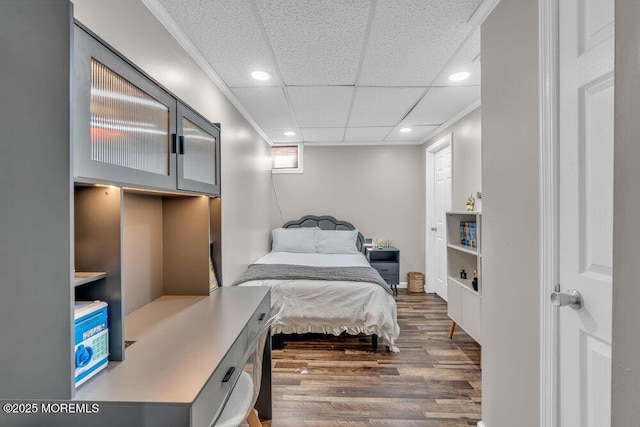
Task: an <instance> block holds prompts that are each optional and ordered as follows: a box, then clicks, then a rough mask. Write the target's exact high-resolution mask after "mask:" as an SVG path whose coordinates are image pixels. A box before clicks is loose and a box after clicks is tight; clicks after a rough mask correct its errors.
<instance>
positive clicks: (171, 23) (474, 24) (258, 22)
mask: <svg viewBox="0 0 640 427" xmlns="http://www.w3.org/2000/svg"><path fill="white" fill-rule="evenodd" d="M142 1H143V3H144V4H145V5H146V6H147V7H148V8H149V9H150V10H151V11H152V12H153V13H154V15H156V17H157V18H158V19H159V20H160V22H161V23H162V24H163V25H164V26H165V27H166V28H167V29H168V30H169V32H170V33H171V34H172V35H173V36H174V38H176V40H178V42H179V43H180V44H181V45H182V46H183V48H185V50H186V51H187V53H189V55H190V56H191V57H192V58H194V60H195V61H196V63H197V64H198V65H199V66H200V68H202V69H203V70H204V71H205V73H206V74H207V75H208V76H209V77H210V78H211V79H212V81H213V82H214V83H215V84H216V86H218V87H219V88H220V89H221V90H222V92H223V93H224V94H225V95H226V96H227V97H228V98H229V99H230V101H231V102H232V104H233V105H234V106H235V107H236V108H238V110H239V111H240V112H241V114H242V115H243V116H245V118H247V120H248V121H249V123H250V124H251V126H252V127H254V128H255V129H256V130H257V131H258V132H259V133H260V134H261V136H263V137H264V139H265V140H266V141H267V142H268V143H269V144H270V145H273V144H276V143H287V142H284V141H282V142H280V141H278V142H276V141H274V140H273V139H272V136H273V135H271V136H270V135H269V132H272V131H274V130H275V129H273V128H267V127H265V128H264V129H263V128H262V127H261V126H262V125H261V124H260V123H259V122H257V121H256V120H255V119H254V118H253V116H252V113H251V106H250V105H248V106H245V105H244V104H243V103H242V102H240V101H239V99H238V98H236V97H235V96H234V94H233V90H234V89H245V88H246V89H255V88H259V87H261V86H269V84H268V83H266V84H265V83H264V82H262V83H257V84H256V85H255V86H254V85H249V86H245V85H242V86H238V85H236V86H227V84H226V83H225V81H224V79H222V78H221V76H220V75H219V74H217V73H216V72H215V69H214V68H213V65H212V63H211V62H209V61H208V60H207V58H206V57H205V56H204V55H203V54H202V53H201V52H200V51H199V50H198V48H197V45H198V43H197V38H196V41H192V40H191V39H190V38H189V37H188V36H187V35H186V34H185V32H184V31H182V30H181V29H180V27H179V25H178V24H177V23H176V21H175V20H174V19H173V18H172V16H171V15H170V14H169V13H168V12H167V9H165V8H164V6H163V5H162V3H163V2H164V3H165V4H169V5H178V6H184V7H187V6H189V3H188V1H186V0H142ZM210 1H212V2H214V3H216V6H215V7H214V8H212V9H209V10H214V11H215V10H219V11H221V10H223V9H220V7H223V6H222V5H225V4H227V6H226V7H232V6H229V5H232V4H233V2H229V1H226V0H210ZM238 1H246V3H245V5H246V4H248V5H249V7H250V9H251V12H252V14H253V18H254V20H255V22H254V23H252V22H251V21H250V20H246V19H242V20H241V21H242V22H245V23H246V22H249V23H250V24H251V25H252V28H251V29H250V31H249V33H250V34H251V38H250V39H247V37H248V36H247V37H244V38H243V39H242V41H243V42H244V44H242V43H240V44H239V46H247V44H246V42H247V40H250V41H255V42H256V46H260V51H261V52H262V56H261V57H262V58H263V59H264V60H265V61H266V60H267V59H266V56H265V52H268V56H269V58H270V60H271V62H272V64H270V65H269V67H270V68H272V69H273V71H275V72H276V73H275V76H274V77H275V78H274V79H273V80H274V81H276V83H277V81H279V83H280V84H272V85H270V86H272V87H279V88H280V89H281V90H282V93H283V95H284V99H285V101H286V103H287V107H286V108H287V109H288V111H289V113H290V114H291V117H292V118H293V123H292V124H295V129H291V130H293V131H295V132H296V134H297V135H296V136H297V137H298V140H296V141H291V143H299V142H301V143H309V144H313V145H325V144H326V145H336V143H340V144H341V145H388V144H393V145H396V144H398V143H400V144H401V145H412V144H417V145H419V144H423V143H424V142H425V141H427V140H428V139H429V138H430V137H431V136H432V135H434V134H435V133H436V132H437V131H438V129H439V128H440V127H441V126H442V125H443V124H444V123H439V122H438V123H431V122H429V123H427V122H426V121H424V122H422V121H421V122H420V124H416V125H412V126H417V127H421V128H425V127H429V126H431V127H433V126H438V127H437V128H436V129H434V131H433V132H431V133H429V134H428V135H427V136H426V137H419V139H416V140H410V141H389V139H390V138H391V136H392V135H393V134H394V132H397V130H398V129H399V127H400V126H402V122H403V121H404V120H405V119H406V118H407V117H408V116H410V114H411V113H412V112H413V111H414V110H415V109H416V108H417V107H418V105H419V104H420V102H421V101H422V100H423V99H424V98H425V97H426V96H427V95H428V93H429V92H431V90H432V89H434V88H443V89H446V88H449V87H465V86H467V85H464V84H459V85H445V86H441V85H440V84H439V85H438V86H433V84H434V83H440V82H438V79H442V77H443V76H444V75H446V69H447V68H448V67H449V66H450V65H451V64H452V63H453V62H454V61H456V57H457V56H458V55H459V54H460V52H461V51H462V50H463V49H464V47H465V45H466V44H467V43H468V42H469V40H470V39H471V38H472V37H473V36H474V35H475V34H477V32H478V31H479V26H480V24H481V23H482V22H483V21H484V20H485V19H486V17H487V16H488V14H489V13H490V12H491V11H492V10H493V8H495V6H496V5H497V4H498V3H499V0H477V1H474V0H467V1H464V2H461V3H460V4H456V5H455V6H454V5H452V6H451V7H454V8H457V11H456V10H454V11H452V12H445V13H444V15H443V16H457V18H456V22H462V21H459V18H460V16H461V15H460V13H459V11H461V10H464V8H465V7H466V8H467V10H469V7H468V6H469V5H474V6H475V9H471V10H472V12H471V13H470V16H469V15H467V16H469V18H468V19H467V18H464V23H460V24H455V25H458V27H457V28H458V30H457V34H458V36H459V35H460V34H461V31H462V32H463V33H465V36H464V39H463V41H462V43H460V44H457V46H456V48H455V50H454V51H453V52H452V53H450V54H449V57H448V59H447V60H446V61H445V62H444V65H443V66H441V67H440V66H439V65H438V67H440V69H439V71H438V73H437V74H436V75H435V76H434V77H433V78H432V80H431V81H430V82H427V83H425V84H426V86H424V85H412V84H407V85H378V84H365V85H361V82H362V75H363V68H364V67H365V61H366V57H367V54H369V55H377V54H378V53H377V52H375V51H374V52H369V53H368V51H369V50H370V49H372V47H371V35H372V32H373V31H377V30H376V28H374V25H373V23H374V21H375V20H376V19H378V20H379V21H378V26H380V25H384V24H381V23H382V22H384V21H380V19H385V18H384V17H380V16H379V17H378V18H376V14H377V13H379V10H378V9H379V5H380V2H383V4H385V9H387V10H388V9H389V7H391V6H390V3H384V2H385V0H367V1H361V2H358V6H357V7H356V6H354V7H351V8H346V9H344V10H345V11H347V14H346V15H344V16H340V15H338V13H340V11H341V9H340V4H339V3H340V2H337V1H336V2H332V1H331V0H325V1H326V5H327V6H326V7H327V8H329V9H328V10H329V12H328V13H326V14H325V13H324V10H321V9H318V8H316V7H315V4H312V3H309V7H310V9H309V10H308V11H304V10H301V11H299V13H301V14H302V15H301V16H302V17H303V18H305V13H306V14H307V16H310V18H309V20H307V19H303V20H302V21H301V22H303V23H309V22H310V23H311V24H310V25H311V26H310V30H309V31H311V32H312V34H313V31H314V29H313V28H314V27H315V28H316V31H317V32H318V31H320V30H324V31H328V33H327V34H329V39H330V40H332V42H331V43H332V44H330V45H329V46H333V47H334V48H340V47H341V46H343V45H344V43H339V42H336V40H337V39H339V34H340V33H331V31H335V30H336V29H338V28H344V26H345V22H348V21H345V19H347V20H348V19H349V18H348V17H349V16H352V17H353V16H357V15H354V13H359V14H360V15H359V16H360V17H359V18H358V22H359V23H358V26H357V30H356V31H355V32H353V31H352V32H351V33H352V34H357V37H358V40H362V46H361V47H359V48H360V49H359V57H358V63H357V71H356V74H355V81H354V84H353V85H348V84H335V85H333V84H319V85H314V84H308V85H306V84H305V85H297V84H291V85H289V84H287V82H286V81H285V79H284V76H283V71H282V68H281V65H280V63H279V62H278V56H277V54H276V52H275V50H274V46H273V45H272V41H271V40H270V38H269V32H268V31H267V27H266V25H267V24H269V22H268V21H267V23H266V24H265V21H264V19H263V18H264V17H263V16H262V15H261V13H260V10H261V9H260V8H262V9H263V10H267V11H269V9H265V8H268V7H271V6H274V7H275V10H277V11H278V12H277V13H280V14H281V15H279V16H287V15H282V13H285V14H286V13H288V12H289V11H292V13H293V14H292V15H291V16H290V17H289V18H284V20H283V19H281V18H280V17H279V16H275V21H273V20H272V21H271V24H272V25H271V31H274V25H275V24H277V23H282V22H284V23H287V22H293V24H294V25H293V28H297V31H298V32H297V34H302V33H300V31H301V30H300V28H301V25H305V24H299V25H298V24H296V22H294V21H293V19H294V18H293V17H295V16H297V15H296V14H297V13H298V11H296V10H295V7H296V2H293V1H289V0H264V1H261V0H238ZM259 1H260V6H259V5H258V2H259ZM319 1H322V0H319ZM432 1H433V4H434V5H435V4H438V5H439V6H438V7H440V9H439V10H442V11H446V10H447V9H448V7H449V6H448V5H447V4H446V1H445V0H429V2H432ZM366 3H368V5H367V4H366ZM299 4H303V3H299ZM323 4H324V2H323ZM407 5H408V6H406V7H414V6H415V7H416V8H417V9H416V11H417V12H416V13H420V14H424V13H431V12H425V11H428V7H429V6H424V7H423V4H421V3H420V4H418V3H415V1H411V0H407ZM172 7H174V6H172ZM216 7H217V9H215V8H216ZM244 7H246V6H243V8H244ZM298 7H299V6H298ZM319 7H325V6H319ZM158 9H160V12H158ZM172 10H175V7H174V9H172ZM313 10H315V11H316V12H315V13H317V14H318V15H320V18H319V19H318V20H314V19H313V18H315V17H314V16H313V15H309V14H313V13H314V12H312V11H313ZM364 10H367V12H366V13H367V16H366V25H364V26H363V25H362V24H363V23H364V22H365V18H364V16H363V13H364ZM436 10H438V9H436ZM354 11H355V12H354ZM193 12H195V13H197V11H196V10H195V9H194V11H193ZM247 12H248V10H247ZM210 13H213V12H210ZM411 13H412V9H406V10H405V11H403V12H401V13H400V15H401V16H407V17H410V16H411ZM456 13H457V15H456ZM465 13H466V12H465ZM163 14H164V15H165V16H164V17H161V16H160V15H163ZM179 15H180V16H181V14H179ZM223 15H224V16H228V14H226V13H223ZM231 15H232V16H233V17H234V18H235V17H240V15H239V14H238V13H236V14H235V16H234V15H233V13H232V14H231ZM394 15H396V14H395V13H394ZM210 16H213V15H210ZM245 16H246V15H245ZM273 16H274V15H273V14H272V17H273ZM332 16H336V17H340V19H338V21H340V22H339V23H338V25H337V26H335V27H334V26H332V25H331V24H330V19H331V17H332ZM425 16H427V15H425ZM167 18H169V19H167ZM360 18H362V19H360ZM287 20H288V21H287ZM410 21H411V22H413V21H416V19H410ZM183 22H184V21H183ZM399 22H401V21H396V22H395V23H394V24H390V25H396V26H397V25H401V24H399ZM424 22H426V21H424ZM452 22H453V21H452ZM443 25H444V27H443V28H454V27H451V25H453V24H443ZM465 25H466V27H465ZM256 27H257V28H258V29H259V34H260V36H261V37H262V39H263V40H262V41H260V40H259V39H258V37H259V35H258V33H256V32H255V28H256ZM185 28H186V27H185ZM436 28H438V27H436ZM463 28H468V29H463ZM363 29H364V32H362V30H363ZM215 30H216V28H215V26H214V27H213V29H212V31H215ZM223 30H225V31H226V30H228V31H226V32H224V33H220V34H222V35H223V38H226V39H227V40H232V37H233V35H234V34H237V35H238V36H239V37H243V36H244V34H242V33H241V31H243V28H238V29H237V31H234V29H233V28H232V27H230V26H226V27H224V28H223ZM278 31H279V30H278ZM282 31H287V29H286V28H284V29H283V30H282ZM387 31H388V30H387ZM411 31H412V30H409V32H408V34H428V32H427V33H424V32H422V30H420V31H419V32H418V33H415V32H414V33H412V32H411ZM180 33H181V34H180ZM275 34H280V33H275ZM294 34H296V33H294ZM336 34H338V36H336ZM346 34H347V33H346ZM445 36H446V35H445ZM445 36H443V37H445ZM230 37H231V38H230ZM282 37H284V39H281V41H280V42H276V44H277V45H279V46H278V47H280V48H282V46H285V47H286V46H292V45H291V43H292V41H295V40H296V38H295V36H294V38H291V36H286V33H282ZM286 37H289V39H286ZM312 37H314V36H312ZM378 37H379V35H378ZM301 38H306V39H307V40H308V39H309V38H308V37H301ZM282 40H284V45H283V44H282V43H283V42H282ZM398 40H401V39H398ZM414 40H415V38H414ZM458 40H459V39H458ZM258 42H259V43H260V44H258ZM263 42H264V45H265V46H266V51H265V48H264V46H263ZM394 42H395V43H397V40H396V41H391V43H394ZM310 43H311V44H310V46H311V45H314V44H315V45H316V46H318V45H317V43H316V42H310ZM358 43H359V42H358ZM456 43H457V42H456ZM413 44H415V43H413ZM234 45H235V44H234V43H231V44H229V45H228V46H227V49H233V46H234ZM392 46H393V45H392ZM353 47H354V45H353V43H351V46H350V47H349V49H353ZM321 48H322V49H319V50H322V51H323V52H325V55H326V54H327V52H330V50H327V49H324V46H321ZM386 49H387V50H388V49H389V46H387V48H386ZM420 50H422V49H420ZM351 51H352V50H351ZM208 52H211V51H208ZM214 52H215V51H214ZM298 52H300V50H298ZM347 52H349V51H347ZM441 52H442V50H441ZM285 53H286V52H285ZM303 53H304V51H303ZM279 54H280V55H282V50H280V53H279ZM478 55H480V54H478ZM478 55H475V56H478ZM324 57H325V56H322V58H324ZM338 57H339V55H338ZM343 57H344V55H343ZM300 58H302V57H299V58H291V61H294V62H293V64H294V66H295V61H296V60H298V61H299V60H300ZM423 58H424V57H423ZM249 59H250V58H249ZM354 59H355V58H354ZM216 60H217V61H224V58H222V59H220V58H217V57H216ZM473 61H477V58H476V57H474V58H473ZM263 62H264V61H263ZM334 62H335V61H334ZM241 63H246V64H248V63H250V61H247V60H246V58H243V59H242V60H239V61H238V64H241ZM312 63H313V62H312ZM421 63H424V61H423V62H421ZM350 64H351V65H350V66H351V67H352V66H353V61H351V62H350ZM323 65H324V64H323ZM330 65H333V64H330ZM336 65H337V64H336ZM289 66H291V63H289ZM325 68H326V67H325ZM301 69H304V67H301V68H299V70H301ZM432 69H433V67H432ZM351 70H353V68H351ZM227 71H228V70H227ZM246 71H247V70H244V71H243V70H239V71H238V72H239V73H243V74H245V73H246ZM249 71H253V70H249ZM269 71H271V70H269ZM316 75H317V74H316ZM343 75H344V74H343ZM414 75H415V70H414ZM233 80H234V81H236V82H238V83H240V82H241V81H240V80H238V79H233ZM247 82H248V81H247ZM391 83H392V82H391ZM399 83H402V82H399ZM471 86H475V85H471ZM294 87H352V88H353V91H352V96H351V99H350V102H349V106H348V110H347V113H346V118H345V125H344V127H343V128H342V130H341V137H340V138H339V140H331V141H324V142H323V141H306V138H305V137H304V132H303V128H308V129H309V132H310V133H314V132H312V129H313V130H320V129H322V128H326V129H327V131H328V132H332V133H334V134H335V135H336V136H337V133H336V131H337V128H336V126H335V123H336V122H335V121H334V122H333V123H332V124H331V125H326V126H304V125H302V124H301V122H300V118H299V116H298V113H297V110H296V108H297V107H295V105H294V103H293V98H292V95H291V94H290V92H289V88H294ZM366 88H380V89H382V88H388V89H410V88H411V89H418V88H419V89H422V93H421V94H420V95H419V96H418V97H417V99H416V100H415V101H414V102H413V104H412V105H411V106H410V107H408V108H407V109H406V111H404V112H403V114H401V115H400V116H399V120H397V121H396V122H395V123H394V124H393V125H378V126H371V125H368V126H364V128H371V130H372V131H373V129H375V128H379V129H380V128H390V129H389V130H388V131H387V132H386V135H385V136H384V138H382V139H381V140H377V139H376V140H375V141H350V140H349V137H348V133H349V129H354V131H355V132H356V133H357V132H358V130H359V129H361V128H363V127H362V126H354V125H352V123H351V121H352V119H353V117H354V108H355V107H356V104H357V97H358V96H359V94H360V92H361V90H362V89H366ZM409 93H410V92H409ZM467 99H468V98H467ZM384 100H385V97H381V99H380V101H381V102H384ZM280 103H283V101H280ZM263 104H264V103H263ZM265 105H267V104H265ZM400 105H401V104H400ZM472 105H475V106H476V108H477V106H478V105H480V102H479V100H477V101H474V102H473V103H472ZM247 107H249V108H247ZM280 108H281V109H282V111H283V112H284V106H281V107H280ZM323 108H329V107H323ZM323 108H320V109H319V110H318V112H317V114H318V115H322V111H331V110H330V109H323ZM401 108H402V107H401ZM466 109H467V108H463V111H465V110H466ZM390 111H391V110H390ZM395 113H396V112H395V111H394V113H393V114H394V115H395ZM454 116H457V114H454ZM454 116H452V117H454ZM396 117H398V116H396ZM441 117H442V116H441ZM448 121H449V120H445V122H448ZM306 123H307V124H310V123H309V122H308V121H307V122H306ZM369 123H371V124H373V122H372V121H371V122H369ZM311 124H314V125H315V124H318V123H315V122H313V123H311ZM356 124H357V123H356ZM385 130H386V129H385ZM319 135H322V133H320V134H319ZM326 135H328V136H330V135H331V133H327V134H326ZM372 135H375V132H372ZM316 136H318V134H317V133H316ZM363 136H365V135H364V134H363ZM416 138H418V136H417V134H416Z"/></svg>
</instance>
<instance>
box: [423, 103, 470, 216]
mask: <svg viewBox="0 0 640 427" xmlns="http://www.w3.org/2000/svg"><path fill="white" fill-rule="evenodd" d="M448 134H452V137H451V139H452V141H453V144H452V147H453V154H452V187H453V189H452V199H451V208H452V209H453V210H456V211H463V210H465V209H466V203H467V198H468V197H469V195H471V194H473V195H474V197H475V194H476V192H478V191H482V176H481V164H482V161H481V160H482V159H481V152H482V150H481V146H482V144H481V141H482V126H481V114H480V108H476V109H475V110H473V111H472V112H470V113H469V114H467V115H466V116H464V117H463V118H461V119H460V120H458V121H457V122H455V123H454V124H452V125H451V126H449V127H447V128H446V129H445V130H443V131H442V132H440V133H438V134H437V135H436V136H434V137H433V138H431V139H429V140H428V141H427V142H426V143H425V144H424V145H423V147H424V148H425V152H426V149H427V148H428V147H429V146H430V145H432V144H433V143H435V142H438V141H439V140H440V139H442V138H443V137H444V136H446V135H448Z"/></svg>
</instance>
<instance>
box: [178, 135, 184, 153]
mask: <svg viewBox="0 0 640 427" xmlns="http://www.w3.org/2000/svg"><path fill="white" fill-rule="evenodd" d="M178 154H184V135H180V152H179V153H178Z"/></svg>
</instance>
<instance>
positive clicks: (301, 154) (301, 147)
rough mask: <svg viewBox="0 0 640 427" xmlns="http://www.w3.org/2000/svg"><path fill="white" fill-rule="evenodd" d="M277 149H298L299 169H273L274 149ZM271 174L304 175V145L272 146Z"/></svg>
mask: <svg viewBox="0 0 640 427" xmlns="http://www.w3.org/2000/svg"><path fill="white" fill-rule="evenodd" d="M276 147H297V149H298V167H297V168H280V169H274V168H273V149H274V148H276ZM270 151H271V173H304V144H302V143H292V144H273V145H272V146H271V150H270Z"/></svg>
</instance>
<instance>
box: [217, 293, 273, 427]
mask: <svg viewBox="0 0 640 427" xmlns="http://www.w3.org/2000/svg"><path fill="white" fill-rule="evenodd" d="M284 309H285V303H283V304H281V306H280V308H279V309H278V310H276V313H275V314H273V315H272V316H270V317H269V319H267V321H266V322H265V324H264V325H263V326H262V328H261V329H260V331H259V332H258V334H257V335H256V337H255V338H254V340H253V343H252V344H251V345H250V346H249V347H248V351H249V355H248V356H246V358H245V359H244V360H246V361H247V364H250V365H251V366H252V369H251V374H249V373H248V372H247V371H246V370H243V371H242V372H241V373H240V376H239V377H238V380H237V382H236V384H235V386H234V387H233V390H231V395H230V396H229V399H227V402H226V404H225V406H224V408H223V410H222V413H221V414H220V416H219V417H218V419H217V420H216V422H215V423H214V424H213V426H215V427H238V426H239V425H240V424H242V422H243V421H244V420H247V423H249V426H250V427H262V423H260V419H259V418H258V411H256V410H255V409H254V406H255V404H256V400H258V393H259V392H260V382H261V380H262V358H263V355H264V347H265V344H266V342H267V339H270V338H271V335H270V334H269V328H270V327H271V325H272V324H273V322H275V321H277V320H278V319H280V318H281V317H282V314H283V312H284ZM272 312H273V309H272ZM245 366H246V365H245Z"/></svg>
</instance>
